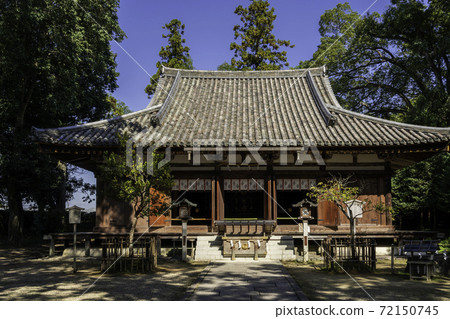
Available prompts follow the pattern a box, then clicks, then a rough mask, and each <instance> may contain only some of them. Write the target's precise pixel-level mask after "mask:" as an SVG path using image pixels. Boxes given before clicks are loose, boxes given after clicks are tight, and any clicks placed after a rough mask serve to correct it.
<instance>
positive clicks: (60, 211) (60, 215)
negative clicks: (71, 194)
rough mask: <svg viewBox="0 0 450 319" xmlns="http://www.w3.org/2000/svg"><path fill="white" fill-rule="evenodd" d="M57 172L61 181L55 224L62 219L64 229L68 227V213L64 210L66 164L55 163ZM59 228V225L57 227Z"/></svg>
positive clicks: (59, 222)
mask: <svg viewBox="0 0 450 319" xmlns="http://www.w3.org/2000/svg"><path fill="white" fill-rule="evenodd" d="M57 167H58V170H59V173H60V174H61V177H62V182H61V184H60V185H59V191H58V198H57V200H56V218H57V219H58V220H57V221H56V222H57V225H58V226H59V225H61V221H63V220H64V225H63V226H64V230H65V231H67V230H68V229H69V213H68V212H66V181H67V165H66V163H63V162H61V161H58V164H57ZM58 228H59V227H58Z"/></svg>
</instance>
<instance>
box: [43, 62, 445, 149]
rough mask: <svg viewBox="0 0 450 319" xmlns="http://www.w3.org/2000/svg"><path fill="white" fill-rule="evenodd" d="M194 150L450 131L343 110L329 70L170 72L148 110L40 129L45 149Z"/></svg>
mask: <svg viewBox="0 0 450 319" xmlns="http://www.w3.org/2000/svg"><path fill="white" fill-rule="evenodd" d="M124 133H127V135H128V136H133V138H134V139H135V140H136V141H140V142H143V143H148V144H152V143H155V142H158V143H160V144H163V145H170V146H180V147H192V146H195V145H199V146H215V145H224V146H227V145H229V144H230V143H231V144H234V145H236V146H246V145H262V146H279V145H286V146H288V145H291V146H297V145H304V144H307V143H315V144H317V145H318V146H330V147H343V146H348V147H374V146H375V147H376V146H402V145H416V146H420V145H424V144H436V143H438V144H440V143H447V142H448V141H450V128H434V127H424V126H417V125H410V124H404V123H398V122H393V121H387V120H382V119H379V118H375V117H370V116H366V115H362V114H359V113H355V112H351V111H348V110H345V109H343V108H342V107H341V106H340V105H339V103H338V102H337V100H336V97H335V96H334V93H333V91H332V89H331V86H330V82H329V80H328V78H327V76H326V75H325V72H324V68H314V69H304V70H283V71H198V70H176V69H168V68H166V69H164V72H163V77H162V78H161V79H160V82H159V86H158V88H157V90H156V92H155V95H154V97H153V99H152V100H151V102H150V104H149V106H148V107H147V108H145V109H144V110H141V111H138V112H134V113H131V114H127V115H125V116H122V117H117V118H114V119H110V120H104V121H99V122H93V123H88V124H84V125H80V126H74V127H64V128H57V129H36V131H35V134H36V136H37V138H38V140H39V142H40V143H43V144H53V145H61V146H63V145H66V146H107V145H109V146H113V145H116V144H117V135H118V134H124Z"/></svg>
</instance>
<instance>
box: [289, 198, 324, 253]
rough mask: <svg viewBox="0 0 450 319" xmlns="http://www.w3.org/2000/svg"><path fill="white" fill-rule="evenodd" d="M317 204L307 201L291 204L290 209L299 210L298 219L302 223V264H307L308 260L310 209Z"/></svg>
mask: <svg viewBox="0 0 450 319" xmlns="http://www.w3.org/2000/svg"><path fill="white" fill-rule="evenodd" d="M317 205H318V204H316V203H314V202H311V201H309V200H308V199H306V198H305V199H303V200H302V201H300V202H298V203H297V204H293V205H292V207H295V208H297V207H298V208H299V213H300V216H299V217H298V218H299V219H301V220H302V221H303V262H307V261H308V260H309V255H308V249H309V246H308V235H309V226H308V221H309V220H311V219H313V217H312V214H311V208H312V207H317Z"/></svg>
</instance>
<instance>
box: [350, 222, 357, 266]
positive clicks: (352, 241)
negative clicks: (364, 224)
mask: <svg viewBox="0 0 450 319" xmlns="http://www.w3.org/2000/svg"><path fill="white" fill-rule="evenodd" d="M349 221H350V248H351V250H352V259H353V260H355V259H356V248H355V237H356V227H355V218H350V219H349Z"/></svg>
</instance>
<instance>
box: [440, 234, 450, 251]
mask: <svg viewBox="0 0 450 319" xmlns="http://www.w3.org/2000/svg"><path fill="white" fill-rule="evenodd" d="M444 252H447V253H449V252H450V237H448V238H447V239H444V240H442V241H441V242H440V243H439V253H440V254H442V253H444Z"/></svg>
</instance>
